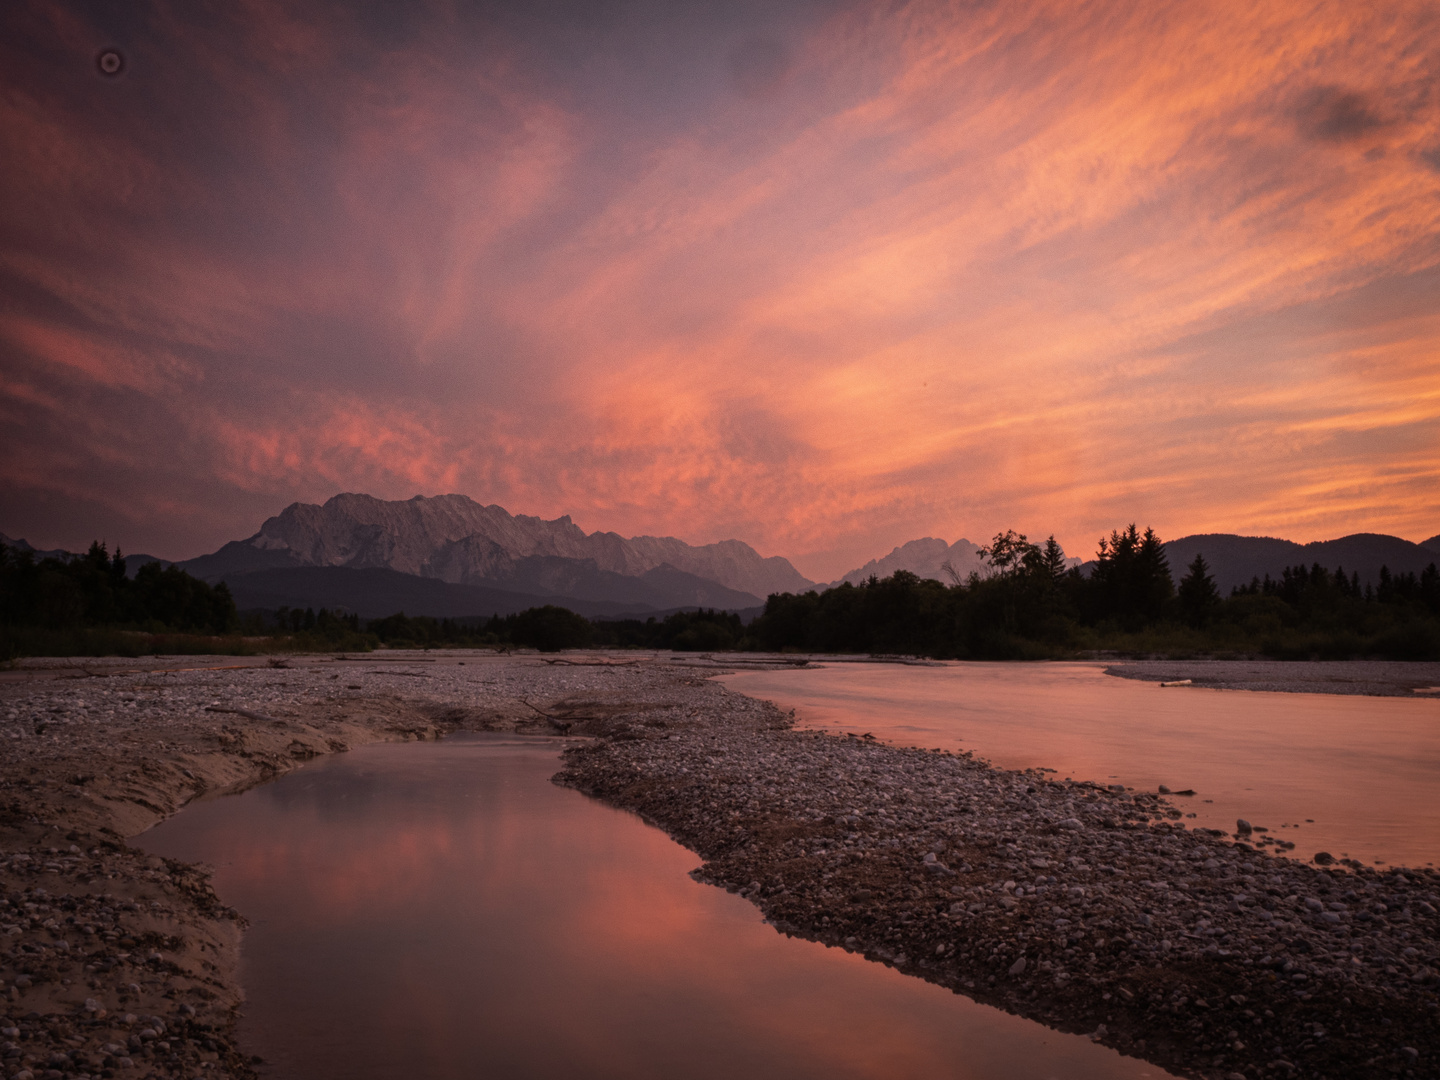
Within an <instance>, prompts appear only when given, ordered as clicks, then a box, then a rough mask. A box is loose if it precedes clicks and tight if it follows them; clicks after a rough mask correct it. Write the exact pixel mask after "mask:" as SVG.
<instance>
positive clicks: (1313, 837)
mask: <svg viewBox="0 0 1440 1080" xmlns="http://www.w3.org/2000/svg"><path fill="white" fill-rule="evenodd" d="M720 681H722V682H724V683H725V684H726V685H727V686H729V687H730V688H731V689H732V690H737V691H739V692H740V693H742V694H749V695H750V696H751V697H758V698H767V699H769V700H771V701H774V702H775V703H776V704H777V705H779V706H780V707H781V708H784V709H795V710H796V714H797V717H798V718H799V720H800V721H801V722H802V723H804V724H806V725H807V726H810V727H822V728H827V729H830V730H840V731H853V732H855V733H856V734H860V733H863V732H867V731H868V732H872V733H873V734H874V735H875V737H876V738H879V739H885V740H888V741H891V742H895V743H899V744H902V745H906V746H923V747H943V748H945V749H947V750H950V749H956V748H957V747H960V748H964V749H966V750H973V751H975V753H976V754H977V755H978V756H980V757H983V758H986V759H988V760H990V761H992V762H994V763H995V764H996V765H999V766H1001V767H1003V768H1007V769H1021V768H1036V767H1039V768H1050V769H1054V770H1056V773H1057V775H1059V776H1061V777H1066V776H1070V777H1074V778H1075V779H1077V780H1098V781H1101V782H1102V783H1115V782H1120V783H1124V784H1127V785H1130V786H1132V787H1134V788H1136V789H1138V790H1148V791H1154V790H1156V788H1157V787H1158V786H1159V785H1160V784H1164V785H1166V786H1167V787H1169V788H1170V789H1171V790H1172V791H1181V790H1184V789H1186V788H1193V789H1194V790H1195V791H1196V792H1197V794H1196V796H1195V797H1194V798H1193V799H1186V798H1177V799H1175V800H1174V801H1175V803H1176V804H1177V805H1178V806H1181V807H1182V808H1184V809H1186V810H1187V811H1191V812H1194V813H1195V814H1196V815H1197V817H1196V818H1195V819H1194V820H1191V821H1187V824H1190V825H1205V826H1208V827H1210V828H1219V829H1225V830H1226V831H1233V830H1234V828H1235V821H1236V819H1237V818H1244V819H1246V820H1247V821H1250V822H1251V823H1253V824H1255V825H1262V826H1267V827H1268V828H1269V829H1270V831H1271V835H1273V836H1276V837H1279V838H1282V839H1285V840H1289V841H1293V842H1294V843H1295V844H1296V845H1297V846H1296V849H1295V851H1294V853H1293V854H1294V855H1295V856H1297V857H1301V858H1305V859H1309V858H1310V857H1311V856H1312V855H1314V854H1315V853H1316V852H1317V851H1329V852H1331V853H1332V854H1334V855H1341V856H1343V855H1349V856H1350V857H1352V858H1355V859H1361V860H1363V861H1365V862H1372V861H1374V862H1385V863H1392V864H1396V865H1412V866H1419V865H1426V866H1429V865H1433V863H1434V861H1435V860H1436V859H1437V857H1440V802H1437V800H1436V799H1435V798H1434V793H1435V792H1436V791H1437V790H1440V702H1436V701H1433V700H1431V701H1425V700H1416V701H1410V700H1406V699H1404V698H1380V697H1361V696H1341V695H1335V694H1280V693H1257V692H1254V691H1249V690H1207V689H1202V688H1198V687H1173V688H1164V687H1161V686H1159V685H1157V684H1155V683H1145V682H1138V681H1134V680H1130V679H1118V678H1115V677H1113V676H1110V675H1106V674H1104V673H1103V670H1102V667H1101V666H1100V665H1096V664H973V663H960V664H946V665H943V666H938V667H906V666H895V665H885V664H843V663H836V664H826V665H825V666H824V667H821V668H813V669H805V670H798V671H796V670H790V671H754V672H741V673H738V674H735V675H725V676H720ZM1295 825H1298V826H1299V828H1298V829H1297V828H1288V827H1287V828H1282V827H1281V826H1295Z"/></svg>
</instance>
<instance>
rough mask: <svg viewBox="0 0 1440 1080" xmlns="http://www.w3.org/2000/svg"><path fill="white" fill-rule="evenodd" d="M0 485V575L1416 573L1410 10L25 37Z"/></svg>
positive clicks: (6, 69) (847, 6)
mask: <svg viewBox="0 0 1440 1080" xmlns="http://www.w3.org/2000/svg"><path fill="white" fill-rule="evenodd" d="M108 50H113V51H114V52H115V53H117V54H118V56H119V57H120V58H121V60H122V63H121V65H120V70H119V71H118V72H115V73H113V74H110V73H106V72H104V71H102V70H101V68H102V65H101V63H100V62H99V58H100V57H101V55H102V54H104V53H106V52H107V51H108ZM0 451H3V454H0V460H3V465H0V532H4V533H6V534H8V535H10V536H12V537H24V538H25V539H27V540H29V541H30V542H31V543H33V544H35V545H36V546H38V547H53V546H59V547H68V548H71V549H75V548H83V547H84V546H86V545H88V543H89V542H90V540H92V539H96V538H102V539H105V540H107V541H108V542H109V543H111V545H112V546H113V545H114V544H116V543H118V544H120V545H121V547H122V548H123V549H124V550H125V551H128V552H141V551H144V552H147V553H150V554H154V555H158V556H162V557H168V558H183V557H188V556H192V555H196V554H200V553H202V552H205V551H211V550H214V549H215V548H217V547H219V546H220V545H221V544H222V543H224V542H225V541H227V540H232V539H238V538H243V537H246V536H249V535H251V534H252V533H253V532H255V530H256V529H258V527H259V526H260V524H261V522H262V521H263V520H264V519H265V518H267V517H269V516H271V515H273V514H275V513H278V512H279V511H280V510H281V509H282V508H283V507H285V506H286V505H288V504H289V503H291V502H294V501H306V502H322V501H324V500H325V499H326V498H328V497H330V496H331V495H334V494H336V493H337V492H341V491H360V492H368V493H370V494H372V495H376V496H379V497H382V498H391V499H402V498H409V497H411V496H413V495H416V494H422V495H437V494H444V493H448V492H459V493H461V494H465V495H468V496H470V497H472V498H474V499H477V500H479V501H481V502H483V503H498V504H500V505H502V506H504V507H505V508H506V509H508V510H510V511H511V512H513V513H528V514H537V515H541V516H543V517H547V518H552V517H557V516H559V515H562V514H570V515H571V516H572V517H573V518H574V519H575V521H576V523H577V524H579V525H581V526H582V527H583V528H585V529H586V530H587V531H593V530H597V529H604V530H614V531H617V532H620V533H622V534H624V535H627V536H629V535H638V534H651V535H673V536H678V537H680V538H682V539H684V540H687V541H690V542H692V543H708V542H711V541H715V540H721V539H727V538H731V537H733V538H737V539H741V540H744V541H746V542H748V543H750V544H752V545H753V546H755V547H756V548H757V549H758V550H759V551H760V552H761V553H762V554H765V555H774V554H779V555H785V556H787V557H788V558H790V559H791V560H792V562H794V563H795V565H796V566H797V567H798V568H799V569H800V570H801V572H802V573H805V574H807V575H808V576H810V577H812V578H816V579H819V580H828V579H831V578H834V577H838V576H839V575H840V574H841V573H843V572H845V571H847V570H849V569H852V568H853V567H856V566H859V565H860V564H862V563H863V562H865V561H866V560H868V559H871V558H874V557H877V556H880V555H884V554H885V553H886V552H888V551H889V550H890V549H891V548H892V547H893V546H895V545H897V544H900V543H903V542H905V541H907V540H911V539H915V538H917V537H921V536H938V537H941V538H943V539H946V540H948V541H954V540H956V539H958V538H960V537H961V536H965V537H968V538H969V539H971V540H973V541H976V542H984V541H985V540H986V539H987V538H989V537H990V536H992V535H994V534H995V533H997V532H1000V531H1002V530H1004V529H1007V528H1014V529H1017V530H1018V531H1021V532H1024V533H1026V534H1028V535H1030V536H1031V537H1032V539H1033V538H1037V537H1043V536H1046V535H1050V534H1054V535H1055V536H1056V537H1057V538H1058V539H1059V540H1060V542H1061V543H1062V544H1063V545H1064V546H1065V547H1066V549H1067V551H1068V552H1069V553H1070V554H1072V555H1082V556H1089V555H1091V554H1092V553H1093V551H1094V549H1095V542H1096V540H1097V539H1098V538H1099V537H1100V536H1102V535H1104V534H1106V533H1108V532H1109V531H1110V530H1111V529H1112V528H1115V527H1117V526H1123V525H1124V524H1126V523H1128V522H1131V521H1136V522H1138V523H1140V524H1141V526H1142V527H1143V526H1144V525H1147V524H1148V525H1152V526H1153V527H1154V528H1155V529H1156V531H1157V532H1158V533H1159V534H1160V535H1161V536H1162V537H1163V538H1167V539H1169V538H1174V537H1178V536H1182V535H1186V534H1191V533H1198V532H1237V533H1243V534H1250V535H1271V536H1281V537H1285V538H1288V539H1292V540H1297V541H1301V542H1307V541H1311V540H1321V539H1330V538H1333V537H1336V536H1341V535H1345V534H1348V533H1354V532H1365V531H1370V532H1386V533H1392V534H1395V535H1399V536H1403V537H1406V538H1408V539H1411V540H1422V539H1425V538H1427V537H1429V536H1432V535H1434V534H1436V533H1440V510H1437V506H1440V7H1437V5H1435V4H1434V3H1433V0H1416V2H1408V0H1375V2H1374V3H1368V4H1355V3H1353V2H1350V3H1324V2H1321V3H1290V2H1286V0H1275V2H1273V3H1267V4H1242V3H1238V2H1235V0H1229V2H1207V0H1183V2H1180V0H1177V2H1167V0H1154V2H1146V3H1139V2H1135V0H1131V2H1118V0H1096V2H1089V3H1086V2H1074V0H1066V2H1053V3H1051V2H1045V0H1034V2H1019V0H1012V2H1005V3H999V2H997V3H987V2H975V3H957V4H945V3H935V2H928V0H924V2H916V3H904V2H894V3H888V2H887V3H880V2H865V0H851V2H828V3H822V2H818V0H765V2H751V0H730V2H725V3H719V2H703V0H655V2H648V0H635V2H618V0H617V2H605V0H584V2H574V3H561V2H550V3H546V2H544V0H539V2H534V3H526V4H518V3H508V4H507V3H465V2H462V0H436V2H423V0H422V2H416V3H413V4H408V5H392V4H383V5H380V4H377V5H373V6H366V5H362V4H352V3H346V4H339V3H336V4H333V5H327V4H325V3H321V2H315V0H310V2H307V3H304V4H301V3H285V2H283V0H248V2H247V0H239V2H228V3H223V4H222V3H210V4H202V3H195V2H188V0H187V2H184V3H180V2H175V3H166V2H152V3H145V2H136V3H133V4H132V3H127V4H114V3H111V2H97V3H81V2H78V0H77V2H72V3H30V2H26V0H12V2H11V3H8V4H6V5H4V6H3V8H0Z"/></svg>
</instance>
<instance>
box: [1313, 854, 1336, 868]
mask: <svg viewBox="0 0 1440 1080" xmlns="http://www.w3.org/2000/svg"><path fill="white" fill-rule="evenodd" d="M1312 861H1313V862H1314V863H1315V865H1316V866H1330V865H1332V864H1333V863H1334V862H1335V856H1334V855H1331V854H1330V852H1328V851H1317V852H1316V853H1315V858H1314V859H1313V860H1312Z"/></svg>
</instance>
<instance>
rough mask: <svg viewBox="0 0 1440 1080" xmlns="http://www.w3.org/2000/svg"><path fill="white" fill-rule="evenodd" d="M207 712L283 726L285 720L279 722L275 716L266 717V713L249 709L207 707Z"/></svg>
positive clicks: (219, 706)
mask: <svg viewBox="0 0 1440 1080" xmlns="http://www.w3.org/2000/svg"><path fill="white" fill-rule="evenodd" d="M205 711H206V712H223V713H234V714H235V715H236V716H244V717H246V718H247V719H250V720H262V721H264V722H265V723H269V724H283V723H285V721H284V720H277V719H275V717H273V716H266V715H265V714H264V713H259V712H252V711H250V710H249V709H234V708H231V707H230V706H229V705H206V706H205Z"/></svg>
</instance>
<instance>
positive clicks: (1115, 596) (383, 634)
mask: <svg viewBox="0 0 1440 1080" xmlns="http://www.w3.org/2000/svg"><path fill="white" fill-rule="evenodd" d="M978 555H979V557H980V560H981V563H982V566H983V568H984V569H983V572H976V573H972V574H969V575H967V576H965V577H963V578H962V577H961V575H959V574H957V573H955V572H954V571H953V569H950V568H949V567H947V568H946V572H947V576H948V577H949V578H950V580H949V581H948V582H941V581H938V580H934V579H922V578H920V577H919V576H917V575H915V574H912V573H908V572H906V571H899V572H897V573H895V574H893V575H891V576H890V577H887V578H884V579H879V578H876V577H871V578H870V579H869V580H868V581H865V582H863V583H861V584H859V585H851V584H849V583H844V584H841V585H839V586H837V587H835V588H831V589H825V590H823V591H811V592H806V593H801V594H793V593H781V594H775V595H772V596H770V597H769V598H768V599H767V601H766V603H765V608H764V611H763V614H761V615H760V617H759V618H757V619H756V620H755V621H754V622H752V623H751V624H750V625H748V626H746V625H744V624H742V622H741V620H740V617H739V616H738V615H735V614H734V613H727V612H722V611H715V610H703V609H702V610H695V611H681V612H675V613H672V614H670V615H667V616H664V617H650V618H647V619H638V618H632V619H618V620H616V619H594V620H592V619H586V618H584V617H583V616H580V615H578V614H576V613H574V612H572V611H569V610H567V609H565V608H562V607H557V606H555V605H544V606H540V607H535V608H530V609H528V610H526V611H522V612H518V613H515V614H511V615H503V616H501V615H495V616H491V617H489V618H469V619H435V618H430V617H427V616H407V615H405V614H404V613H403V612H399V613H396V614H394V615H390V616H387V617H385V618H382V619H369V620H362V619H361V618H360V617H359V616H357V615H355V614H353V613H346V612H340V611H330V610H327V609H324V608H322V609H320V610H319V611H318V612H317V611H315V610H314V609H311V608H306V609H304V610H301V609H291V608H281V609H279V610H278V611H275V612H271V613H260V612H251V613H248V614H247V615H245V616H244V617H242V616H240V615H239V614H238V613H237V611H236V609H235V602H234V599H233V598H232V597H231V595H230V592H229V590H228V589H227V588H226V587H225V585H224V584H223V583H221V584H218V585H214V586H212V585H209V584H207V583H206V582H203V581H201V580H199V579H198V578H195V577H192V576H191V575H189V574H187V573H186V572H184V571H183V570H180V569H179V568H178V567H175V566H170V567H163V566H162V565H161V564H160V563H158V562H155V563H149V564H147V565H145V566H142V567H140V568H139V570H138V571H137V572H136V574H135V576H134V577H133V578H132V577H128V576H127V574H126V568H125V562H124V559H123V557H122V556H121V554H120V552H119V551H118V550H117V551H115V552H114V554H113V555H112V554H110V553H109V552H108V551H107V549H106V546H105V544H103V543H100V542H98V541H97V542H96V543H94V544H92V545H91V546H90V549H89V551H87V552H86V553H85V554H84V555H81V556H76V557H73V558H69V559H57V558H53V557H51V558H44V559H39V560H37V559H36V558H35V557H34V556H33V554H32V553H31V552H28V551H23V550H20V549H17V548H12V547H7V546H5V545H3V544H0V653H4V654H5V655H11V656H13V655H22V654H28V655H44V654H46V653H47V652H49V653H50V654H52V655H62V654H65V653H67V652H68V653H70V654H77V655H80V654H95V653H97V652H116V651H120V652H126V653H129V654H131V655H140V654H141V652H143V651H157V650H159V649H161V648H162V646H163V648H164V649H165V650H166V651H261V649H262V648H264V647H265V642H266V640H268V642H269V646H270V647H284V648H296V649H368V648H374V647H376V646H381V645H383V646H389V647H397V648H443V647H451V648H464V647H471V648H474V647H481V648H483V647H491V648H535V649H540V650H542V651H555V650H559V649H566V648H586V647H597V648H618V649H625V648H636V649H674V650H680V651H687V650H688V651H707V652H712V651H724V650H731V649H741V650H765V651H804V652H822V653H823V652H830V653H882V654H883V653H889V654H909V655H921V656H932V657H937V658H949V659H997V660H998V659H1039V658H1058V657H1064V656H1073V655H1077V654H1080V653H1094V652H1103V651H1107V650H1109V651H1116V652H1124V653H1128V654H1134V653H1163V654H1169V655H1176V654H1186V653H1188V654H1192V655H1193V654H1198V653H1209V654H1221V655H1223V654H1226V653H1230V654H1255V653H1259V654H1263V655H1267V656H1272V657H1276V658H1282V659H1306V658H1322V659H1343V658H1347V657H1360V656H1375V657H1384V658H1389V659H1403V660H1421V659H1440V573H1437V570H1436V566H1435V564H1434V563H1432V564H1431V565H1430V566H1429V567H1427V568H1426V569H1425V571H1424V572H1422V573H1420V574H1415V573H1412V572H1407V573H1401V574H1392V573H1391V572H1390V571H1389V570H1388V569H1387V568H1383V567H1382V568H1381V570H1380V573H1379V578H1378V581H1377V582H1376V583H1374V584H1373V585H1372V584H1365V585H1363V586H1362V584H1361V582H1360V578H1359V575H1358V574H1356V573H1353V572H1352V573H1349V574H1347V573H1346V571H1345V570H1344V568H1343V567H1336V568H1334V569H1333V570H1330V569H1327V568H1325V567H1322V566H1320V565H1318V564H1315V565H1312V566H1310V567H1305V566H1295V567H1289V568H1286V569H1285V570H1284V571H1283V573H1282V574H1281V576H1280V577H1279V578H1278V579H1273V580H1272V579H1271V578H1269V577H1268V576H1267V577H1265V578H1263V579H1256V580H1254V581H1252V582H1251V583H1250V584H1249V585H1246V586H1242V587H1238V588H1235V589H1233V590H1232V591H1231V594H1230V595H1229V596H1221V594H1220V591H1219V590H1218V589H1217V588H1216V585H1215V581H1214V578H1213V577H1212V576H1211V574H1210V568H1209V567H1208V565H1207V564H1206V562H1205V559H1204V557H1203V555H1197V556H1196V558H1195V560H1194V561H1193V562H1192V563H1191V564H1190V565H1189V566H1188V567H1186V568H1185V571H1184V573H1183V574H1182V576H1181V577H1180V579H1179V581H1178V582H1176V581H1175V580H1174V578H1173V577H1172V573H1171V568H1170V566H1169V562H1168V560H1167V558H1166V555H1165V549H1164V545H1163V543H1162V541H1161V540H1160V538H1159V537H1158V536H1157V535H1156V534H1155V532H1154V530H1153V529H1149V528H1147V529H1145V530H1144V532H1141V531H1140V530H1139V529H1138V528H1137V527H1136V526H1135V525H1133V524H1132V525H1129V526H1127V527H1126V528H1124V529H1117V530H1114V531H1113V532H1111V534H1110V535H1109V536H1108V537H1105V538H1103V539H1101V540H1100V542H1099V545H1098V550H1097V552H1096V556H1095V560H1094V564H1093V568H1092V570H1091V572H1090V573H1089V574H1088V575H1087V574H1084V573H1082V572H1081V571H1080V569H1079V568H1077V567H1071V566H1070V565H1069V562H1068V560H1067V558H1066V555H1065V552H1064V550H1063V549H1062V548H1061V546H1060V545H1059V544H1058V543H1057V542H1056V541H1055V538H1054V537H1053V536H1051V537H1049V538H1048V539H1047V540H1046V541H1045V542H1044V543H1043V544H1034V543H1031V542H1030V541H1029V540H1028V539H1027V538H1026V537H1025V535H1024V534H1022V533H1016V532H1014V531H1013V530H1008V531H1006V532H1004V533H1001V534H999V535H997V536H996V537H995V538H994V540H992V541H991V543H990V544H988V545H987V546H986V547H984V548H981V549H980V550H979V551H978ZM136 632H139V633H141V634H148V635H150V637H149V638H148V639H147V640H145V641H140V640H137V639H136V638H135V636H134V635H135V634H136ZM126 634H128V635H131V636H129V637H126V636H124V635H126ZM67 635H68V636H67ZM77 635H78V636H77ZM163 635H170V637H166V638H164V640H163V641H161V640H160V636H163ZM200 635H211V636H214V638H215V639H214V640H206V641H201V640H200V639H199V637H198V636H200ZM220 637H224V638H226V639H227V640H228V644H226V643H225V642H220V641H219V640H218V638H220ZM136 650H140V651H138V652H137V651H136Z"/></svg>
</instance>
